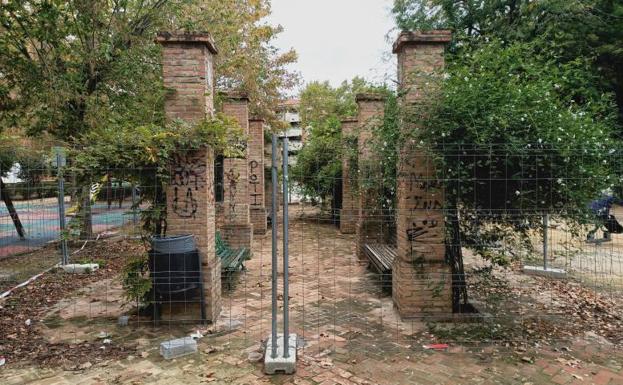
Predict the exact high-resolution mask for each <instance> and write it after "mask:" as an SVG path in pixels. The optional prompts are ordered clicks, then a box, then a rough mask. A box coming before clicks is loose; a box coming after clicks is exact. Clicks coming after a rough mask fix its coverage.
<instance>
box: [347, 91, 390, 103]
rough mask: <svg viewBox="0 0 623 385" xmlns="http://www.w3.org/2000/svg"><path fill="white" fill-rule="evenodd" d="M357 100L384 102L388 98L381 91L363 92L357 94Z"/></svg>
mask: <svg viewBox="0 0 623 385" xmlns="http://www.w3.org/2000/svg"><path fill="white" fill-rule="evenodd" d="M355 100H356V101H357V103H359V102H384V101H386V100H387V96H386V95H385V94H382V93H379V92H362V93H359V94H357V95H355Z"/></svg>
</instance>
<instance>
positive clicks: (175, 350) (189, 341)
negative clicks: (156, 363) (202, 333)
mask: <svg viewBox="0 0 623 385" xmlns="http://www.w3.org/2000/svg"><path fill="white" fill-rule="evenodd" d="M193 353H197V341H195V339H194V338H192V337H184V338H178V339H175V340H169V341H165V342H162V343H161V344H160V355H161V356H162V357H164V359H165V360H170V359H173V358H178V357H183V356H187V355H189V354H193Z"/></svg>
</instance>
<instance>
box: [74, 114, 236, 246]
mask: <svg viewBox="0 0 623 385" xmlns="http://www.w3.org/2000/svg"><path fill="white" fill-rule="evenodd" d="M241 137H242V130H241V128H240V126H239V125H238V123H237V121H236V120H235V119H233V118H231V117H228V116H224V115H221V114H219V115H217V116H216V117H214V118H210V119H207V120H204V121H201V122H199V123H197V124H188V123H185V122H183V121H174V122H173V123H171V124H170V125H168V126H159V125H146V126H140V127H115V128H112V127H111V128H104V129H100V130H94V131H91V132H89V133H87V134H84V135H82V136H80V137H79V138H78V139H77V141H76V142H77V146H76V147H75V148H73V149H72V151H70V154H69V156H70V158H71V159H72V164H71V171H72V172H74V173H75V175H76V177H77V178H78V180H79V183H80V184H86V185H89V186H90V185H91V183H92V182H94V181H97V182H101V181H104V180H106V178H107V177H108V176H110V177H112V178H115V179H118V180H122V181H129V182H131V183H133V184H134V185H136V186H140V189H141V194H140V197H141V202H138V204H139V205H140V204H141V203H143V202H146V203H149V204H150V206H151V207H150V209H148V210H146V211H144V213H143V214H144V217H143V222H144V228H145V230H146V231H147V232H148V233H150V234H153V233H161V231H162V230H163V228H162V227H161V225H162V223H163V221H164V220H165V219H166V217H165V214H166V210H165V207H164V204H165V202H166V201H165V196H164V190H165V187H166V185H167V183H168V181H169V177H170V170H169V165H170V161H171V160H172V156H173V155H174V154H175V153H177V152H179V151H182V152H184V151H192V150H195V149H199V148H201V147H203V146H209V147H211V148H212V149H214V150H215V151H216V152H222V153H224V154H226V155H227V156H232V157H233V156H240V155H241V151H242V150H241V149H240V147H239V146H238V145H237V143H238V141H239V139H240V138H241Z"/></svg>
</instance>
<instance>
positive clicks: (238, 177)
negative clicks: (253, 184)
mask: <svg viewBox="0 0 623 385" xmlns="http://www.w3.org/2000/svg"><path fill="white" fill-rule="evenodd" d="M223 113H224V114H225V115H227V116H230V117H232V118H234V119H236V121H237V122H238V124H239V125H240V127H241V128H242V135H243V137H244V139H245V140H248V137H249V98H248V96H247V94H246V93H244V92H234V91H230V92H226V93H223ZM244 145H245V146H244V147H246V148H245V151H244V154H243V155H242V156H241V157H240V158H227V157H226V158H225V159H224V160H223V209H224V224H223V226H222V227H221V229H220V230H221V233H222V235H223V239H224V240H225V242H227V243H228V244H229V246H230V247H232V248H241V247H244V248H247V249H251V245H252V243H253V225H252V224H251V210H250V205H249V153H250V151H249V148H248V141H247V142H246V143H244Z"/></svg>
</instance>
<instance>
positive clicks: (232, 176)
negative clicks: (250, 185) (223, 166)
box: [223, 168, 240, 222]
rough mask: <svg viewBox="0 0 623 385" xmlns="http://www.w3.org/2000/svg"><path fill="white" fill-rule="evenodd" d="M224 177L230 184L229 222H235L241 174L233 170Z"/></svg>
mask: <svg viewBox="0 0 623 385" xmlns="http://www.w3.org/2000/svg"><path fill="white" fill-rule="evenodd" d="M223 175H224V176H225V179H227V182H228V184H229V220H230V221H232V222H233V221H234V218H235V217H236V193H237V192H238V180H239V179H240V173H239V172H237V171H235V170H234V169H233V168H231V169H229V171H228V172H225V173H223Z"/></svg>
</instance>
